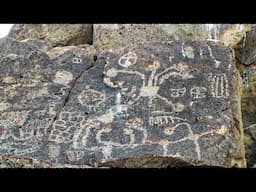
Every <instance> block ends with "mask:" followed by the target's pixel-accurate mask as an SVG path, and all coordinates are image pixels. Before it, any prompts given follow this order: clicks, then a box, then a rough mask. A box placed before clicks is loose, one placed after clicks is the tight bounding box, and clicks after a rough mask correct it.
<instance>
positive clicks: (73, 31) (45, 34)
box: [8, 24, 93, 47]
mask: <svg viewBox="0 0 256 192" xmlns="http://www.w3.org/2000/svg"><path fill="white" fill-rule="evenodd" d="M92 33H93V32H92V24H15V25H14V26H13V27H12V29H11V31H10V33H9V35H8V36H9V37H12V38H14V39H17V40H24V39H30V40H44V41H46V42H48V43H50V44H51V45H52V46H54V47H55V46H70V45H80V44H92Z"/></svg>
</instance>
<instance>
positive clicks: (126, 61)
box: [118, 52, 137, 68]
mask: <svg viewBox="0 0 256 192" xmlns="http://www.w3.org/2000/svg"><path fill="white" fill-rule="evenodd" d="M136 61H137V55H136V53H133V52H129V53H127V54H124V55H123V56H122V57H120V59H119V60H118V64H119V65H120V66H122V67H125V68H127V67H129V66H131V65H134V64H135V63H136Z"/></svg>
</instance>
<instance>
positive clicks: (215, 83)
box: [208, 73, 229, 98]
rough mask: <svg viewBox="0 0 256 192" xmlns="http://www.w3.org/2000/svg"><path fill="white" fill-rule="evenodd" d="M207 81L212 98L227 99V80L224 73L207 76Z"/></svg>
mask: <svg viewBox="0 0 256 192" xmlns="http://www.w3.org/2000/svg"><path fill="white" fill-rule="evenodd" d="M208 80H209V81H210V83H211V94H212V97H216V98H228V97H229V90H228V87H229V86H228V79H227V75H226V74H225V73H220V74H214V75H213V74H212V73H209V74H208Z"/></svg>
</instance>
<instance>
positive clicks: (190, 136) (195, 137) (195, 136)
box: [164, 122, 227, 160]
mask: <svg viewBox="0 0 256 192" xmlns="http://www.w3.org/2000/svg"><path fill="white" fill-rule="evenodd" d="M181 126H185V127H186V128H187V129H188V135H187V136H186V137H183V138H181V139H178V140H176V141H168V143H169V144H175V143H180V142H183V141H186V140H191V141H193V142H194V144H195V151H196V153H197V158H198V160H201V149H200V145H199V143H198V140H199V138H201V137H202V136H205V135H213V134H218V135H223V132H225V133H226V131H227V129H225V128H223V127H220V128H219V129H217V130H214V129H211V130H209V131H205V132H202V133H199V134H197V133H194V132H193V131H192V128H191V125H190V124H189V123H188V122H183V123H178V124H176V125H175V126H173V127H168V128H166V129H165V130H164V133H165V134H166V135H172V134H173V133H174V130H175V129H178V128H179V127H181ZM165 150H167V149H166V148H165ZM165 153H167V151H166V152H165Z"/></svg>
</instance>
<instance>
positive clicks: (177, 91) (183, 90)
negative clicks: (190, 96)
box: [170, 87, 186, 98]
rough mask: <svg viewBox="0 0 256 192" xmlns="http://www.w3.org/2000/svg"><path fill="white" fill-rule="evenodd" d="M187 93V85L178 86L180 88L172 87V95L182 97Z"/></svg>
mask: <svg viewBox="0 0 256 192" xmlns="http://www.w3.org/2000/svg"><path fill="white" fill-rule="evenodd" d="M185 93H186V87H183V88H178V89H174V88H171V89H170V94H171V97H174V98H177V97H182V96H183V95H184V94H185Z"/></svg>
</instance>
